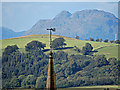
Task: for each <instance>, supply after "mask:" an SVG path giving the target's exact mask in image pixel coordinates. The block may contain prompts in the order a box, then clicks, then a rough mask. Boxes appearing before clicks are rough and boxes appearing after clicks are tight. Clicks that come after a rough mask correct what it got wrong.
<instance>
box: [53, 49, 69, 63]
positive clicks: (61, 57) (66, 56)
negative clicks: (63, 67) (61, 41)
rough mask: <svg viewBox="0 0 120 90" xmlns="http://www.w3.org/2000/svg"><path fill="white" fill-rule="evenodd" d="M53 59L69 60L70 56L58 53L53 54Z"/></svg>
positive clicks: (62, 52) (61, 52)
mask: <svg viewBox="0 0 120 90" xmlns="http://www.w3.org/2000/svg"><path fill="white" fill-rule="evenodd" d="M53 57H54V59H56V60H57V61H61V60H67V59H68V54H67V53H65V52H64V51H57V52H56V53H53Z"/></svg>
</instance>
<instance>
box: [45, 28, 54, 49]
mask: <svg viewBox="0 0 120 90" xmlns="http://www.w3.org/2000/svg"><path fill="white" fill-rule="evenodd" d="M47 30H50V51H52V31H55V28H50V29H47Z"/></svg>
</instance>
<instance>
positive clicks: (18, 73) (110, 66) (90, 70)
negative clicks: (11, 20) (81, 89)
mask: <svg viewBox="0 0 120 90" xmlns="http://www.w3.org/2000/svg"><path fill="white" fill-rule="evenodd" d="M85 47H86V48H87V50H89V52H90V51H92V49H93V48H92V46H91V45H90V44H89V43H88V44H86V45H85ZM6 57H7V58H6ZM53 58H54V68H55V75H56V83H57V87H77V86H90V85H114V84H118V68H119V67H118V65H119V64H117V59H116V58H109V59H108V60H107V59H106V57H105V56H104V55H94V56H86V55H80V54H78V55H70V56H69V55H68V54H67V53H66V52H64V51H57V52H54V53H53ZM48 59H49V55H45V54H44V53H43V52H42V51H41V50H32V51H30V52H26V53H21V52H19V51H15V52H12V53H11V54H9V55H8V54H7V55H5V56H4V55H3V57H2V87H3V88H45V87H46V80H47V70H48ZM119 74H120V72H119Z"/></svg>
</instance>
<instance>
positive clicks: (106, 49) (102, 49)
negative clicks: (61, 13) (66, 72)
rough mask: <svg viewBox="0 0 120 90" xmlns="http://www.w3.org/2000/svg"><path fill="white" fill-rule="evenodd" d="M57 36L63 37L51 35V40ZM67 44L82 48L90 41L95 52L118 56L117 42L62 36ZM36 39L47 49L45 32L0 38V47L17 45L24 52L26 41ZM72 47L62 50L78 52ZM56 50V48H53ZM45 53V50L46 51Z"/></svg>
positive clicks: (70, 52)
mask: <svg viewBox="0 0 120 90" xmlns="http://www.w3.org/2000/svg"><path fill="white" fill-rule="evenodd" d="M58 37H63V36H59V35H53V36H52V38H53V40H54V39H55V38H58ZM63 38H64V39H65V40H66V41H65V43H66V44H67V46H66V47H74V46H77V47H78V48H80V49H82V47H83V46H84V45H85V44H86V43H90V44H91V45H92V46H93V48H94V50H97V51H98V52H97V53H95V54H105V55H106V56H107V57H108V58H109V57H118V49H117V44H114V43H105V42H94V41H85V40H77V39H73V38H69V37H63ZM33 40H38V41H40V42H42V43H45V44H46V47H45V49H49V35H47V34H41V35H29V36H23V37H17V38H11V39H3V40H2V49H3V50H4V48H6V47H7V46H8V45H15V44H16V45H17V46H18V47H19V48H20V51H22V52H24V51H25V50H24V48H25V46H26V45H27V43H29V42H31V41H33ZM73 49H74V48H72V49H65V50H63V51H65V52H67V53H68V54H78V53H77V52H76V51H74V50H73ZM54 51H57V50H54ZM46 53H47V52H46Z"/></svg>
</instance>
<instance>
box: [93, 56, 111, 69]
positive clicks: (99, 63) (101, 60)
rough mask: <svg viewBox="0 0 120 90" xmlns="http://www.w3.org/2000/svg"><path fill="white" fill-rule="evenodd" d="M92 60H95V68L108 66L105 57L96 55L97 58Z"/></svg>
mask: <svg viewBox="0 0 120 90" xmlns="http://www.w3.org/2000/svg"><path fill="white" fill-rule="evenodd" d="M94 60H95V64H94V65H95V66H96V67H101V66H104V65H108V64H109V62H108V61H107V59H106V57H105V55H97V56H95V57H94Z"/></svg>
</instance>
